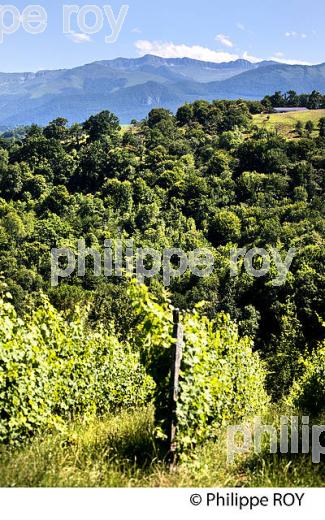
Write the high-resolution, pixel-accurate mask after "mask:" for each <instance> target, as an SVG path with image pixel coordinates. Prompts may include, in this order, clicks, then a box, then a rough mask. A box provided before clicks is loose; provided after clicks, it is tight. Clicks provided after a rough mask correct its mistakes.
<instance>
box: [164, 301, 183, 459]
mask: <svg viewBox="0 0 325 520" xmlns="http://www.w3.org/2000/svg"><path fill="white" fill-rule="evenodd" d="M179 318H180V312H179V310H178V309H175V310H174V312H173V321H174V330H173V338H174V341H173V344H172V353H171V377H170V393H169V439H168V441H169V461H170V464H171V466H172V467H173V466H174V464H175V462H176V450H177V400H178V394H179V373H180V368H181V361H182V350H183V340H184V328H183V325H182V323H180V319H179Z"/></svg>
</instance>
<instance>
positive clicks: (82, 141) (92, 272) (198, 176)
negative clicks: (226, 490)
mask: <svg viewBox="0 0 325 520" xmlns="http://www.w3.org/2000/svg"><path fill="white" fill-rule="evenodd" d="M262 108H263V107H262V105H261V104H259V103H255V102H254V103H252V102H244V101H233V102H230V101H229V102H222V101H216V102H212V103H208V102H203V101H198V102H195V103H193V104H191V105H185V106H183V107H181V108H180V109H179V110H178V112H177V114H176V115H173V114H171V113H170V112H168V111H167V110H164V109H154V110H152V111H151V112H150V113H149V115H148V118H147V119H145V120H144V121H142V122H137V121H135V122H133V123H132V125H130V126H129V127H127V128H124V129H123V131H122V130H121V127H120V125H119V122H118V120H117V118H116V117H115V116H114V115H113V114H111V113H110V112H103V113H101V114H98V115H97V116H92V117H91V118H89V119H88V120H87V121H85V123H84V124H83V125H73V126H71V127H68V125H67V121H66V120H65V119H63V118H59V119H57V120H55V121H53V122H52V123H50V124H49V125H48V126H47V127H45V128H41V127H38V126H36V125H33V126H31V127H28V128H24V129H20V130H19V131H14V132H12V133H7V134H5V135H3V136H1V138H0V272H1V273H2V274H1V280H0V474H1V476H0V485H2V486H69V485H71V486H157V485H158V486H173V485H179V486H182V485H183V486H193V485H202V486H208V485H210V486H215V485H220V486H227V485H233V486H241V485H252V486H260V485H266V486H268V485H277V486H279V485H280V484H281V485H283V486H291V485H294V486H297V485H301V486H313V485H320V483H321V482H322V480H324V465H323V463H321V464H313V463H312V461H311V458H310V456H308V455H307V454H306V453H303V454H302V453H299V454H289V453H287V454H283V453H279V452H277V453H273V454H270V453H269V451H268V440H267V439H264V440H263V442H262V447H261V450H260V452H259V453H256V452H255V453H254V450H251V451H249V452H247V453H239V454H237V455H238V456H237V457H236V458H235V461H234V462H233V463H230V462H229V460H228V459H227V450H228V451H229V428H231V427H233V426H234V425H238V426H239V427H241V425H249V427H251V426H252V424H253V421H254V420H255V419H256V417H260V418H261V419H262V420H263V421H264V423H265V424H272V425H273V426H274V427H276V428H278V427H279V425H280V421H281V417H282V416H287V417H291V416H297V417H299V418H300V417H302V416H304V417H306V416H308V418H309V419H310V427H312V426H313V425H321V424H323V422H322V421H323V419H324V411H325V409H324V403H325V385H324V381H325V347H324V323H323V322H324V319H323V316H324V213H323V208H324V173H325V137H324V128H325V126H324V121H323V122H322V121H321V119H320V120H319V122H318V123H317V124H318V126H317V128H316V127H314V129H313V132H309V133H308V131H304V133H303V135H300V136H298V135H297V136H296V138H295V139H286V138H285V137H284V136H282V135H279V134H278V133H276V132H274V131H273V130H272V129H271V128H257V127H256V119H254V118H253V117H252V114H255V113H256V110H257V109H260V110H262ZM264 116H265V114H263V115H260V116H259V117H264ZM255 117H256V116H255ZM80 239H82V240H83V241H84V243H85V245H86V247H87V248H88V250H90V251H92V254H90V255H89V258H88V259H87V262H85V270H84V273H82V275H81V274H80V270H79V269H75V270H71V272H70V275H69V276H68V277H66V278H65V279H63V278H62V279H60V280H59V283H58V284H57V285H56V286H53V285H52V284H51V254H52V252H53V249H55V250H58V248H61V250H63V249H62V248H69V250H70V251H72V252H73V254H74V255H75V256H76V258H77V260H79V258H78V255H79V256H80V252H78V243H79V242H80ZM115 239H118V240H119V241H120V243H121V247H122V249H123V251H125V250H127V249H128V248H129V245H128V244H129V243H130V240H132V241H133V242H134V244H135V246H137V247H138V248H147V249H149V250H153V249H155V250H157V249H159V251H164V250H166V249H167V250H172V251H175V250H182V251H184V252H187V253H190V252H192V251H198V250H200V249H205V250H206V249H207V250H209V252H210V254H211V257H212V258H213V259H214V268H213V272H209V273H207V274H206V275H205V276H204V277H200V276H198V274H197V273H193V272H191V271H189V270H188V271H186V272H184V274H183V275H177V276H172V277H170V280H169V281H170V285H169V286H168V287H166V286H165V283H164V282H165V278H164V273H163V272H161V271H160V272H159V273H158V274H157V275H156V276H155V277H152V278H150V279H146V280H137V278H136V277H135V276H132V275H130V273H128V274H127V273H126V270H125V266H123V269H122V270H121V273H120V276H118V275H117V276H112V277H110V278H108V277H105V276H104V275H103V274H102V271H100V272H99V271H96V269H94V263H95V262H96V254H98V255H100V251H101V244H103V243H107V242H111V241H114V240H115ZM65 250H66V249H65ZM234 250H239V251H243V250H244V251H245V253H246V252H249V251H257V252H258V251H259V252H261V251H265V254H266V253H267V254H268V258H269V265H268V267H269V269H267V270H266V271H265V272H262V276H261V275H260V274H261V269H262V268H261V266H262V267H263V256H261V254H257V253H256V255H255V256H256V258H255V262H253V260H252V262H251V265H250V268H251V269H250V271H249V270H248V269H247V258H246V256H245V254H244V255H243V258H242V259H241V260H240V257H239V260H238V265H237V269H236V272H235V276H234V275H233V273H232V271H231V269H232V263H231V262H232V251H234ZM288 251H292V252H294V254H292V257H290V262H288V263H286V255H287V253H288ZM271 252H273V253H274V255H273V256H272V254H271ZM248 254H249V253H248ZM171 258H172V256H170V262H171V264H173V260H172V259H171ZM287 258H288V256H287ZM280 260H281V262H280ZM174 264H175V265H173V268H174V269H176V267H177V266H176V262H174ZM279 265H280V266H285V267H286V271H285V273H286V276H285V277H284V278H283V277H282V278H281V277H280V278H277V274H278V275H279V276H280V274H281V273H280V268H279ZM150 267H151V266H150V265H146V268H147V269H148V270H150ZM60 268H61V270H64V269H65V268H66V266H64V265H61V266H60ZM277 269H278V271H279V272H277ZM252 273H253V274H252ZM254 273H255V274H256V273H258V276H254ZM277 279H278V280H280V282H281V283H274V280H277ZM227 435H228V437H227ZM290 435H293V433H292V431H290ZM299 435H300V433H299ZM227 442H228V444H227ZM238 442H239V444H240V440H239V439H237V440H236V443H238ZM238 451H240V450H238ZM280 474H281V475H282V476H281V477H279V475H280Z"/></svg>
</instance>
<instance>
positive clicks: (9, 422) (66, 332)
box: [0, 297, 154, 442]
mask: <svg viewBox="0 0 325 520" xmlns="http://www.w3.org/2000/svg"><path fill="white" fill-rule="evenodd" d="M153 386H154V385H153V382H152V380H151V379H150V377H148V376H147V375H146V374H145V371H144V369H143V367H142V366H141V365H140V362H139V355H138V354H137V353H133V352H132V351H131V349H130V346H129V345H128V344H123V345H122V344H121V343H119V341H118V340H117V338H116V337H115V335H114V333H113V332H112V333H110V334H109V333H108V332H107V331H104V330H101V329H98V330H97V331H93V330H87V328H86V326H85V324H84V322H83V319H82V316H81V314H80V312H79V311H76V317H75V318H74V320H73V321H72V322H67V321H65V320H64V318H63V316H62V315H61V314H59V313H58V312H57V311H56V310H55V309H54V308H53V307H52V306H51V305H50V304H49V302H48V300H47V299H46V298H45V297H44V301H43V305H42V307H41V308H40V309H38V310H36V311H34V312H32V313H31V314H30V315H29V316H26V317H25V318H24V320H21V319H20V318H18V317H17V314H16V312H15V310H14V308H13V306H12V305H11V303H8V302H5V301H3V300H1V299H0V419H1V420H0V441H5V442H7V441H9V442H17V441H20V440H21V439H22V438H24V437H26V436H30V435H32V434H34V433H35V432H37V431H38V430H42V429H44V428H50V427H53V426H59V425H60V424H61V423H62V421H63V420H64V419H67V418H71V417H73V416H77V415H81V414H82V415H95V414H104V413H106V412H111V411H114V410H116V409H119V408H122V407H123V408H128V407H130V408H131V407H134V406H137V405H143V404H145V403H146V402H147V401H148V400H149V399H150V397H151V395H152V391H153Z"/></svg>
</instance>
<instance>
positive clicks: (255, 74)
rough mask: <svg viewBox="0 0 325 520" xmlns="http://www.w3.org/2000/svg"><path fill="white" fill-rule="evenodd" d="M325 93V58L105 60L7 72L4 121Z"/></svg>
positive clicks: (2, 81)
mask: <svg viewBox="0 0 325 520" xmlns="http://www.w3.org/2000/svg"><path fill="white" fill-rule="evenodd" d="M290 89H292V90H296V91H297V92H299V93H302V92H310V91H311V90H320V91H321V92H325V63H322V64H319V65H286V64H283V63H278V62H273V61H261V62H259V63H251V62H250V61H248V60H243V59H239V60H234V61H231V62H225V63H214V62H205V61H200V60H193V59H191V58H161V57H159V56H154V55H150V54H149V55H145V56H143V57H141V58H130V59H129V58H115V59H113V60H100V61H95V62H92V63H88V64H86V65H81V66H77V67H74V68H72V69H57V70H42V71H38V72H34V73H33V72H25V73H4V72H1V73H0V108H1V112H0V126H1V127H2V128H4V127H5V128H7V127H13V126H18V125H26V124H31V123H37V124H47V123H48V122H49V121H50V120H51V119H54V118H55V117H59V116H64V117H67V118H68V119H69V122H71V123H72V122H75V121H83V120H84V119H86V118H87V117H89V116H90V115H91V114H92V113H94V112H98V111H100V110H104V109H108V110H111V111H113V112H115V113H116V114H117V115H118V116H119V117H120V119H121V122H122V123H128V122H130V120H131V119H134V118H137V119H141V118H143V117H145V116H146V115H147V113H148V111H149V110H150V109H151V108H153V107H154V106H162V107H165V108H168V109H170V110H176V109H177V108H178V106H180V105H182V104H183V103H185V102H191V101H194V100H195V99H206V100H208V101H211V100H212V99H221V98H226V99H236V98H240V97H241V98H244V99H261V98H262V97H264V96H265V95H267V94H272V93H274V92H275V91H276V90H281V91H286V90H290Z"/></svg>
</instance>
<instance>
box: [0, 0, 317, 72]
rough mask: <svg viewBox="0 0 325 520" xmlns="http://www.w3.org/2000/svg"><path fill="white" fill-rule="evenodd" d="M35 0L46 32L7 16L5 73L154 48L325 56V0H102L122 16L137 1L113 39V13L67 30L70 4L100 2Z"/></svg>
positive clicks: (213, 56) (285, 57)
mask: <svg viewBox="0 0 325 520" xmlns="http://www.w3.org/2000/svg"><path fill="white" fill-rule="evenodd" d="M34 2H35V4H36V3H38V4H39V5H41V6H43V7H44V9H45V10H46V12H47V15H48V20H47V27H46V30H45V31H44V32H43V33H40V34H29V33H28V32H26V31H25V30H24V28H23V27H20V28H19V29H18V30H17V31H16V32H14V33H13V34H6V30H3V26H5V25H7V26H10V24H11V23H12V18H11V15H10V14H9V13H6V14H5V15H3V14H2V15H1V16H0V31H3V43H0V71H2V72H13V71H36V70H40V69H55V68H71V67H74V66H78V65H82V64H84V63H89V62H92V61H96V60H103V59H112V58H115V57H118V56H123V57H137V56H141V55H143V54H146V53H150V54H157V55H160V56H164V57H182V56H189V57H192V58H197V59H205V60H210V61H216V62H220V61H230V60H233V59H236V58H239V57H240V58H242V57H246V58H248V59H250V60H252V61H254V60H261V59H270V58H272V59H277V60H278V61H283V62H290V63H291V62H292V63H307V64H314V63H322V62H325V50H324V49H325V31H324V20H325V2H324V0H309V1H307V0H246V1H245V0H226V1H220V0H200V1H194V0H163V1H160V0H124V1H123V0H122V1H115V0H113V1H112V0H102V2H97V3H96V6H97V12H98V13H99V12H103V11H102V8H103V6H105V5H106V6H108V5H110V6H111V7H112V12H113V14H114V17H115V19H118V15H119V12H120V8H121V6H122V5H123V4H127V5H128V6H129V9H128V12H127V14H126V16H125V20H124V23H123V24H122V28H121V31H120V33H119V35H118V38H117V40H116V42H114V43H105V36H109V35H111V33H112V30H111V26H110V23H109V21H108V19H107V17H106V16H105V13H104V14H102V20H103V28H102V29H101V30H100V31H99V32H97V33H95V34H86V33H85V31H84V30H83V29H84V28H83V27H80V26H78V24H77V17H76V15H72V16H71V33H69V34H64V33H63V12H62V10H63V5H69V4H75V5H78V6H80V8H82V7H83V6H86V5H94V4H95V2H94V1H93V0H92V1H91V2H90V1H88V2H87V1H84V0H79V1H78V0H76V1H75V2H67V1H64V2H62V1H42V0H36V1H35V0H34ZM10 4H11V5H14V6H15V7H16V8H17V9H18V11H19V12H20V13H21V12H22V11H23V9H24V8H25V7H26V6H27V5H29V4H28V2H26V1H22V0H13V1H11V2H10ZM4 5H5V4H4ZM122 18H123V16H121V19H122ZM94 20H95V18H94V15H88V17H87V18H86V21H87V23H88V25H89V27H91V26H93V24H94ZM99 21H100V18H99Z"/></svg>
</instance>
